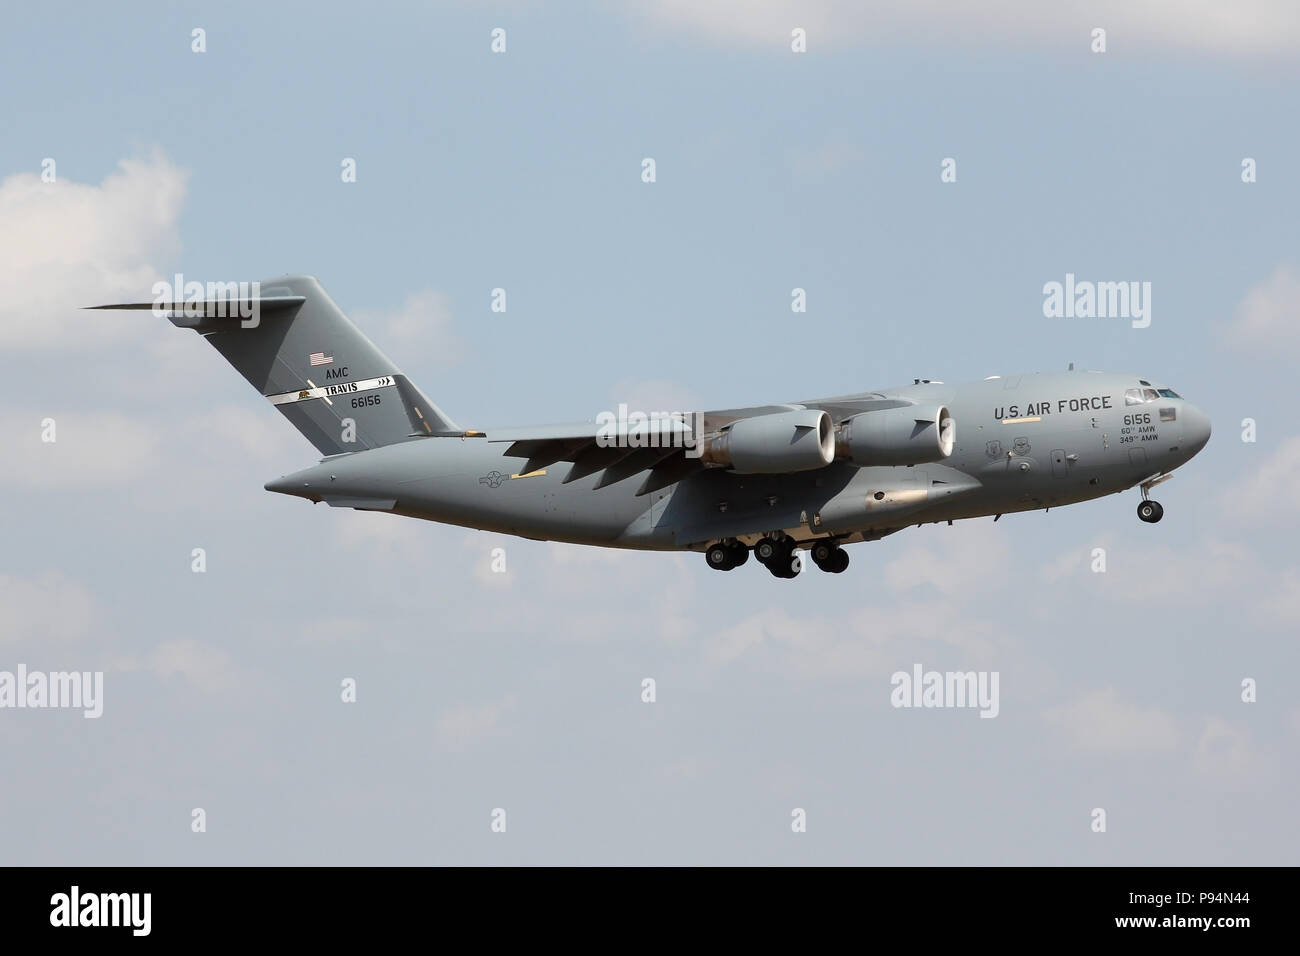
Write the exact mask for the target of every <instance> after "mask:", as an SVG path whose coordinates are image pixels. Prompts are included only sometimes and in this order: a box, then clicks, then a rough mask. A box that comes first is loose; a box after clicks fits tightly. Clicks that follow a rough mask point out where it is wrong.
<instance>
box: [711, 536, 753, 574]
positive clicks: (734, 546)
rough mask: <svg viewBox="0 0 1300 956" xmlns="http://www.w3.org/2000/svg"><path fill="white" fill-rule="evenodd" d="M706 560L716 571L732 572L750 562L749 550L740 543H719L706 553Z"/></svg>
mask: <svg viewBox="0 0 1300 956" xmlns="http://www.w3.org/2000/svg"><path fill="white" fill-rule="evenodd" d="M704 560H706V561H708V562H709V567H711V568H713V569H714V570H715V571H730V570H731V569H732V568H738V567H740V566H741V565H742V564H744V563H745V562H746V561H748V560H749V548H747V547H745V546H744V545H743V544H741V543H740V542H739V541H732V542H726V541H719V542H718V543H717V544H715V545H713V546H712V547H711V548H709V550H708V551H706V552H704Z"/></svg>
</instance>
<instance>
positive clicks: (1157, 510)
mask: <svg viewBox="0 0 1300 956" xmlns="http://www.w3.org/2000/svg"><path fill="white" fill-rule="evenodd" d="M1164 516H1165V509H1164V508H1163V507H1162V506H1161V504H1160V502H1158V501H1152V500H1151V499H1149V498H1147V499H1144V500H1143V501H1141V502H1139V503H1138V517H1139V518H1141V519H1142V520H1143V521H1145V522H1146V523H1147V524H1155V523H1156V522H1157V521H1159V520H1160V519H1161V518H1163V517H1164Z"/></svg>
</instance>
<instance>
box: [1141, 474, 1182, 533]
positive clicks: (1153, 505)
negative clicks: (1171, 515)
mask: <svg viewBox="0 0 1300 956" xmlns="http://www.w3.org/2000/svg"><path fill="white" fill-rule="evenodd" d="M1172 477H1173V475H1157V476H1156V477H1155V478H1148V479H1147V480H1146V481H1144V482H1142V484H1140V485H1138V487H1139V488H1141V489H1142V500H1141V501H1140V502H1138V517H1139V518H1141V519H1142V520H1143V521H1145V522H1146V523H1147V524H1155V523H1156V522H1157V521H1159V520H1160V519H1161V518H1163V517H1164V516H1165V509H1164V508H1162V507H1161V506H1160V502H1158V501H1152V500H1151V489H1152V488H1154V487H1155V486H1156V485H1158V484H1160V483H1161V482H1163V481H1168V480H1169V479H1170V478H1172Z"/></svg>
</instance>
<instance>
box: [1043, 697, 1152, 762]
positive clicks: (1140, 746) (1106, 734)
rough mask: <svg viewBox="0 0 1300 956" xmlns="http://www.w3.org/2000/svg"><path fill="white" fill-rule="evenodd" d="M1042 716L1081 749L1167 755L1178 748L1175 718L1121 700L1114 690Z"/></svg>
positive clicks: (1077, 701)
mask: <svg viewBox="0 0 1300 956" xmlns="http://www.w3.org/2000/svg"><path fill="white" fill-rule="evenodd" d="M1044 716H1045V717H1046V718H1047V719H1048V720H1049V721H1051V722H1052V723H1055V724H1059V725H1060V726H1061V727H1062V728H1063V729H1064V730H1065V732H1066V734H1068V735H1069V736H1070V737H1071V738H1072V739H1073V741H1074V743H1075V745H1076V746H1077V747H1079V749H1081V750H1088V751H1096V752H1104V753H1115V754H1135V753H1168V752H1172V751H1173V750H1175V749H1176V748H1177V747H1178V727H1177V725H1176V724H1175V723H1174V718H1173V717H1172V716H1170V715H1169V714H1167V713H1165V712H1164V711H1163V710H1161V709H1160V708H1158V707H1147V708H1142V707H1138V706H1136V705H1133V704H1129V703H1126V702H1125V701H1122V700H1120V698H1119V694H1118V693H1117V692H1116V691H1115V690H1114V688H1107V689H1105V690H1100V691H1095V692H1093V693H1091V694H1087V695H1085V696H1083V697H1081V698H1079V699H1078V700H1076V701H1075V702H1074V703H1072V704H1069V705H1067V706H1064V707H1057V708H1053V709H1052V710H1048V711H1046V712H1045V714H1044Z"/></svg>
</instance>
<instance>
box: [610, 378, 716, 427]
mask: <svg viewBox="0 0 1300 956" xmlns="http://www.w3.org/2000/svg"><path fill="white" fill-rule="evenodd" d="M609 397H610V401H611V407H610V408H609V409H601V411H606V410H607V411H617V406H618V405H619V403H622V404H625V405H627V408H628V413H629V414H630V413H632V412H645V413H646V414H649V413H650V412H695V411H701V410H702V405H701V400H700V396H699V393H697V392H696V391H695V390H694V389H693V388H691V387H690V386H688V385H683V384H682V383H681V382H672V381H669V380H667V379H646V380H636V379H622V380H620V381H618V382H615V383H614V387H613V388H611V389H610V396H609ZM591 417H592V418H593V419H594V418H595V417H596V416H595V414H593V415H592V416H591Z"/></svg>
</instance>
